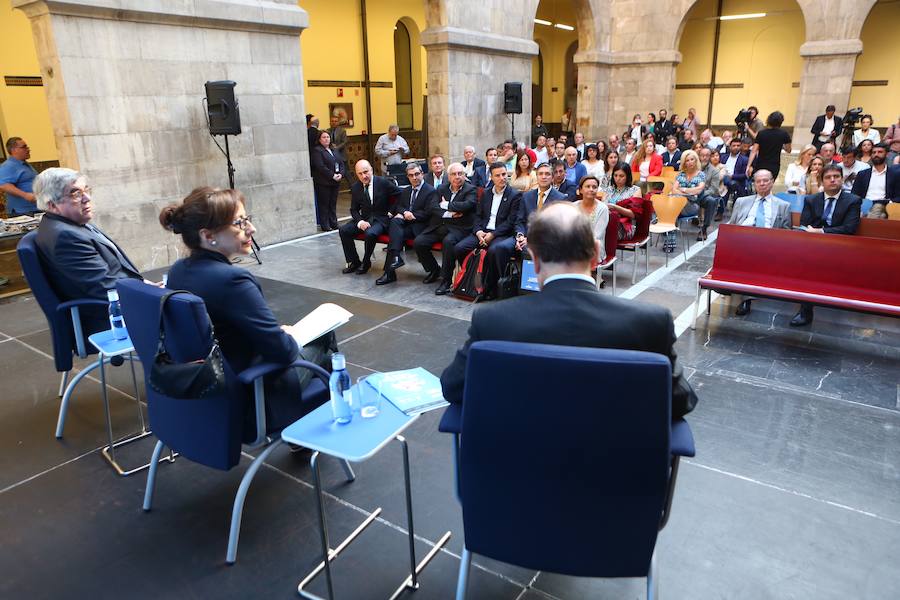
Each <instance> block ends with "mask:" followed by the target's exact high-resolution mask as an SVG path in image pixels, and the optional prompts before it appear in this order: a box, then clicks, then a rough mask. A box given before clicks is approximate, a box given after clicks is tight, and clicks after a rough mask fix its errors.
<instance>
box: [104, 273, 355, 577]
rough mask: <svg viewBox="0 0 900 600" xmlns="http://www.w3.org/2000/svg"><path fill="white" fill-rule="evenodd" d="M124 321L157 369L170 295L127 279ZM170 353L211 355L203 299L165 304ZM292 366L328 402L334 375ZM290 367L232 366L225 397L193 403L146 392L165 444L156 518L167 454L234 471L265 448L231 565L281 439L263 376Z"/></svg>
mask: <svg viewBox="0 0 900 600" xmlns="http://www.w3.org/2000/svg"><path fill="white" fill-rule="evenodd" d="M117 288H118V290H119V298H120V300H121V302H122V311H123V312H124V314H125V321H126V322H127V323H128V325H129V333H130V335H131V340H132V342H133V343H134V347H135V350H136V351H137V353H138V356H140V357H141V359H142V360H143V361H144V364H150V365H152V364H153V361H154V359H155V357H156V352H157V347H158V345H159V333H160V332H159V303H160V299H161V298H162V296H163V295H164V294H166V292H168V291H169V290H166V289H163V288H158V287H156V286H153V285H148V284H145V283H143V282H140V281H136V280H125V281H121V282H119V284H118V285H117ZM163 330H164V332H165V337H166V350H167V352H168V353H169V355H170V356H171V357H172V359H173V360H175V361H178V362H190V361H193V360H198V359H203V358H205V357H206V356H207V354H208V353H209V349H210V347H211V344H212V339H213V331H212V326H211V324H210V322H209V317H208V316H207V313H206V305H205V304H204V303H203V300H201V299H200V298H198V297H197V296H194V295H193V294H178V295H176V296H173V297H172V298H171V299H170V300H169V301H168V302H167V303H166V311H165V314H164V316H163ZM289 366H290V367H304V368H307V369H310V370H311V371H312V372H313V374H314V375H315V377H314V378H313V380H312V381H311V382H310V384H309V385H308V386H307V388H306V389H305V390H304V394H303V401H306V402H322V401H324V400H325V399H327V397H328V377H329V375H328V372H327V371H325V370H324V369H322V368H321V367H320V366H318V365H316V364H313V363H310V362H307V361H305V360H298V361H295V362H294V363H293V364H291V365H289ZM285 368H287V366H286V365H283V364H272V363H261V364H257V365H254V366H252V367H250V368H248V369H246V370H245V371H243V372H241V373H238V374H235V373H234V372H233V371H232V370H231V367H230V366H229V365H228V364H227V361H226V362H225V369H224V370H225V384H226V385H225V390H224V392H223V393H221V394H218V395H210V396H207V397H205V398H194V399H190V400H184V399H177V398H171V397H168V396H165V395H163V394H161V393H159V392H157V391H155V390H153V389H152V388H151V387H150V386H145V387H146V392H147V411H148V414H149V416H150V425H151V427H152V429H153V432H154V433H155V434H156V437H157V438H159V441H158V442H157V443H156V447H155V448H154V449H153V457H152V459H151V460H150V464H151V466H150V470H149V472H148V474H147V489H146V491H145V493H144V510H145V511H149V510H150V508H151V505H152V502H153V491H154V487H155V484H156V470H157V464H158V463H159V458H160V456H161V454H162V451H163V449H164V448H165V447H168V448H169V449H170V450H172V451H175V452H177V453H178V454H180V455H181V456H182V457H184V458H187V459H189V460H191V461H193V462H196V463H200V464H202V465H206V466H208V467H212V468H214V469H220V470H223V471H228V470H230V469H231V468H232V467H234V466H235V465H237V464H238V462H239V461H240V458H241V443H242V442H245V443H246V444H247V445H248V447H250V448H256V447H260V446H266V445H267V447H266V449H265V450H263V451H262V452H261V453H260V454H259V456H257V457H256V458H255V459H254V460H253V461H252V462H251V463H250V466H249V468H248V469H247V472H246V473H245V474H244V477H243V478H242V479H241V483H240V486H239V487H238V491H237V494H236V495H235V498H234V506H233V507H232V514H231V526H230V532H229V536H228V550H227V553H226V559H225V560H226V562H228V563H229V564H233V563H234V562H235V561H236V560H237V546H238V537H239V535H240V526H241V516H242V513H243V508H244V500H245V499H246V497H247V491H248V490H249V488H250V484H251V483H252V481H253V477H254V476H255V475H256V472H257V471H258V470H259V468H260V466H262V464H263V462H265V460H266V459H267V458H268V457H269V455H270V454H271V453H272V451H273V450H275V448H277V447H278V446H279V444H281V437H280V436H274V439H273V440H272V441H270V440H269V438H268V437H267V434H268V433H271V432H268V431H267V428H266V411H265V393H264V386H263V377H264V376H265V375H267V374H269V373H272V372H275V371H282V370H284V369H285ZM251 385H252V389H253V398H254V407H255V418H256V428H255V433H254V434H253V435H252V436H248V437H245V434H244V431H245V429H246V428H245V427H244V419H245V411H244V407H245V404H246V402H247V401H248V396H249V389H250V388H249V386H251ZM342 464H343V465H344V469H345V471H346V473H347V475H348V479H352V478H353V471H352V470H351V469H350V465H349V463H346V462H343V463H342Z"/></svg>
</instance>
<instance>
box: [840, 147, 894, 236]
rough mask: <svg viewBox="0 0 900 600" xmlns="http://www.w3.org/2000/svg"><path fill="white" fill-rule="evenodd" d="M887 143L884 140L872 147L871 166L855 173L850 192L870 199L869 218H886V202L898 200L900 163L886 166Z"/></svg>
mask: <svg viewBox="0 0 900 600" xmlns="http://www.w3.org/2000/svg"><path fill="white" fill-rule="evenodd" d="M888 148H889V147H888V145H887V144H886V143H884V142H881V143H880V144H875V147H874V148H872V168H871V169H863V170H862V171H860V172H859V173H857V174H856V180H855V181H854V182H853V188H852V193H853V195H854V196H858V197H860V198H865V199H868V200H871V201H872V208H871V209H870V210H869V214H868V217H869V218H870V219H886V218H887V208H886V206H887V203H888V202H892V201H893V202H898V201H900V165H894V166H888V164H887V154H888Z"/></svg>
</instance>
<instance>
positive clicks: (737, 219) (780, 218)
mask: <svg viewBox="0 0 900 600" xmlns="http://www.w3.org/2000/svg"><path fill="white" fill-rule="evenodd" d="M754 200H756V195H755V194H754V195H752V196H742V197H740V198H738V199H737V200H735V201H734V208H732V210H731V220H730V221H728V222H729V223H730V224H731V225H740V224H741V223H743V222H744V219H746V218H747V216H748V215H749V213H750V209H751V208H752V207H753V201H754ZM771 201H772V205H773V206H774V207H775V220H774V221H773V222H772V229H790V228H791V203H790V202H787V201H786V200H782V199H781V198H776V197H774V196H772V197H771Z"/></svg>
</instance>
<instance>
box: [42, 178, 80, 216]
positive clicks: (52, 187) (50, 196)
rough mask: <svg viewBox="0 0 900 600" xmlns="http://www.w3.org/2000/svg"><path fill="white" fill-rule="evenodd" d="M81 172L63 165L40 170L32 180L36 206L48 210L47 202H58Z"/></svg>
mask: <svg viewBox="0 0 900 600" xmlns="http://www.w3.org/2000/svg"><path fill="white" fill-rule="evenodd" d="M81 176H82V175H81V173H79V172H78V171H73V170H72V169H66V168H64V167H53V168H50V169H46V170H45V171H41V173H40V175H38V176H37V177H36V178H35V180H34V187H33V190H34V199H35V200H36V201H37V205H38V208H39V209H41V210H44V211H46V210H49V207H48V205H49V204H59V203H60V201H61V200H63V196H64V195H65V193H66V190H67V189H68V188H69V186H70V185H72V184H73V183H75V181H76V180H77V179H78V178H79V177H81Z"/></svg>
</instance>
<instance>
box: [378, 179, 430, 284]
mask: <svg viewBox="0 0 900 600" xmlns="http://www.w3.org/2000/svg"><path fill="white" fill-rule="evenodd" d="M406 178H407V179H409V187H406V188H403V191H402V192H401V193H400V200H399V201H398V202H397V205H396V207H395V208H394V215H393V217H391V224H390V226H389V233H388V235H389V237H390V242H389V243H388V256H387V258H386V259H385V261H384V274H383V275H382V276H381V277H379V278H378V279H376V280H375V285H385V284H388V283H393V282H395V281H397V273H396V271H397V269H399V268H400V267H402V266H403V265H405V264H406V262H405V261H404V260H403V244H404V243H405V242H406V241H407V240H413V239H415V237H416V236H417V235H419V234H420V233H422V231H423V230H424V229H425V227H426V225H428V220H429V218H430V216H431V214H430V213H429V212H428V209H429V207H430V206H431V197H432V196H433V195H434V193H435V190H434V188H433V187H431V186H430V185H428V184H427V183H425V177H424V175H423V174H422V168H421V167H420V166H419V163H416V162H409V163H406Z"/></svg>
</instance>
